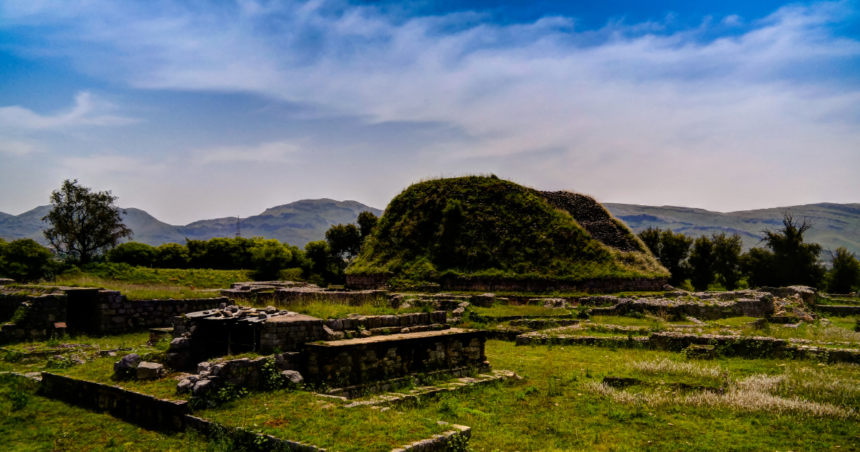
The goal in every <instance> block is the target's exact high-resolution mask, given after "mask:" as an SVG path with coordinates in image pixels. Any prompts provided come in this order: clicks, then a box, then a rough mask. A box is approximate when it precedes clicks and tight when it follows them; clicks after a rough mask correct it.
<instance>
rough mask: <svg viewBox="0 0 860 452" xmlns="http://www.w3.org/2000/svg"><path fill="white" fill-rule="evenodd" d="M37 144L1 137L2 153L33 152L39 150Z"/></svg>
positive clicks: (0, 148)
mask: <svg viewBox="0 0 860 452" xmlns="http://www.w3.org/2000/svg"><path fill="white" fill-rule="evenodd" d="M38 151H39V149H38V147H37V146H36V145H34V144H31V143H26V142H23V141H15V140H4V139H3V138H0V153H5V154H12V155H27V154H30V153H32V152H38Z"/></svg>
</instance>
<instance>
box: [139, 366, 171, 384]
mask: <svg viewBox="0 0 860 452" xmlns="http://www.w3.org/2000/svg"><path fill="white" fill-rule="evenodd" d="M164 374H165V372H164V366H162V365H161V364H158V363H149V362H142V363H140V365H138V366H137V379H138V380H157V379H159V378H161V377H163V376H164Z"/></svg>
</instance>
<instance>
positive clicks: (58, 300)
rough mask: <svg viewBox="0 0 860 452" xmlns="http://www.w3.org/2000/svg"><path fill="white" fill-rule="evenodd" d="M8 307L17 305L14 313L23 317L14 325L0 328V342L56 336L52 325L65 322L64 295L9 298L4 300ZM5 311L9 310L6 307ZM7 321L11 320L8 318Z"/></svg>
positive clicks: (8, 324) (65, 307)
mask: <svg viewBox="0 0 860 452" xmlns="http://www.w3.org/2000/svg"><path fill="white" fill-rule="evenodd" d="M4 301H6V303H7V304H8V305H12V304H14V303H17V307H15V311H14V312H13V313H12V316H16V315H17V314H16V313H19V312H20V313H23V317H21V318H20V319H15V321H16V323H14V324H11V323H7V324H5V325H3V326H0V340H3V341H14V340H33V339H43V338H47V337H50V336H51V335H53V334H58V331H57V329H56V328H55V326H54V324H55V323H58V322H65V321H66V312H67V302H68V297H66V295H59V294H50V295H39V296H36V297H10V298H9V299H6V300H4ZM7 309H11V306H8V307H7ZM8 320H13V319H12V317H10V318H9V319H8Z"/></svg>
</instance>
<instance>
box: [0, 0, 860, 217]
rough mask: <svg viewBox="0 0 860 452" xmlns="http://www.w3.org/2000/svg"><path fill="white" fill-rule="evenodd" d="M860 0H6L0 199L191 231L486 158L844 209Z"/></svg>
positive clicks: (605, 195)
mask: <svg viewBox="0 0 860 452" xmlns="http://www.w3.org/2000/svg"><path fill="white" fill-rule="evenodd" d="M858 6H860V5H858V3H857V2H856V1H841V2H805V3H785V2H775V1H758V2H740V1H720V2H717V1H699V2H688V1H687V2H682V1H662V2H656V1H655V2H641V1H640V2H633V1H600V2H597V1H594V2H551V1H507V2H502V1H489V0H487V1H471V2H469V1H467V2H463V1H456V2H455V1H436V2H430V1H427V2H423V1H415V2H393V1H365V2H353V3H349V2H344V1H327V0H319V1H313V2H290V1H283V2H267V1H252V0H242V1H234V0H219V1H203V0H197V1H187V2H165V1H158V0H155V1H152V0H151V1H139V2H132V1H108V0H66V1H47V0H29V1H27V2H21V1H7V0H0V193H2V194H3V196H2V197H0V212H6V213H11V214H18V213H21V212H23V211H26V210H28V209H30V208H32V207H34V206H36V205H43V204H45V203H46V202H47V199H48V195H49V194H50V192H51V190H53V189H55V188H57V187H58V186H59V184H60V182H61V181H62V179H64V178H77V179H79V180H80V182H82V183H83V184H85V185H87V186H91V187H93V188H95V189H99V190H106V189H110V190H113V192H114V194H116V195H118V196H120V204H121V205H123V206H126V207H138V208H142V209H144V210H146V211H148V212H150V213H152V214H153V215H155V216H156V217H157V218H159V219H162V220H163V221H167V222H169V223H174V224H183V223H187V222H191V221H194V220H197V219H202V218H215V217H224V216H235V215H242V216H248V215H253V214H257V213H259V212H261V211H262V210H264V209H265V208H267V207H271V206H274V205H279V204H284V203H287V202H291V201H295V200H298V199H303V198H319V197H329V198H334V199H355V200H358V201H361V202H364V203H367V204H370V205H373V206H376V207H380V208H382V207H384V206H385V205H386V203H387V201H388V200H389V199H390V198H391V197H392V196H394V195H395V194H397V192H398V191H399V190H401V189H403V188H404V187H406V186H408V185H409V184H410V183H412V182H415V181H417V180H420V179H421V178H425V177H435V176H439V175H458V174H465V173H488V172H493V173H495V174H497V175H499V176H501V177H505V178H509V179H512V180H514V181H517V182H520V183H524V184H527V185H530V186H533V187H536V188H541V189H550V190H558V189H568V190H573V191H578V192H584V193H588V194H591V195H593V196H595V197H597V199H598V200H601V201H605V202H623V203H635V204H656V205H681V206H690V207H700V208H706V209H711V210H719V211H730V210H742V209H754V208H764V207H776V206H785V205H793V204H802V203H811V202H823V201H828V202H860V197H858V193H860V177H858V175H860V172H858V170H860V20H858V11H860V9H858Z"/></svg>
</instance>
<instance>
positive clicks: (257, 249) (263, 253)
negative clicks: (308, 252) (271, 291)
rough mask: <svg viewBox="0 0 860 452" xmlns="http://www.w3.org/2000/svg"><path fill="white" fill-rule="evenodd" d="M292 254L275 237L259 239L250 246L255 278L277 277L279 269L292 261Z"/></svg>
mask: <svg viewBox="0 0 860 452" xmlns="http://www.w3.org/2000/svg"><path fill="white" fill-rule="evenodd" d="M292 258H293V254H292V253H291V252H290V250H289V249H288V248H287V247H286V246H284V245H281V243H280V242H278V241H277V240H275V239H271V240H259V241H257V245H256V246H254V248H251V262H252V264H253V265H254V269H255V270H256V275H255V277H256V279H258V280H270V279H275V278H277V277H278V274H279V272H280V271H281V269H283V268H286V267H287V266H288V265H289V264H290V262H291V261H292Z"/></svg>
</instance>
